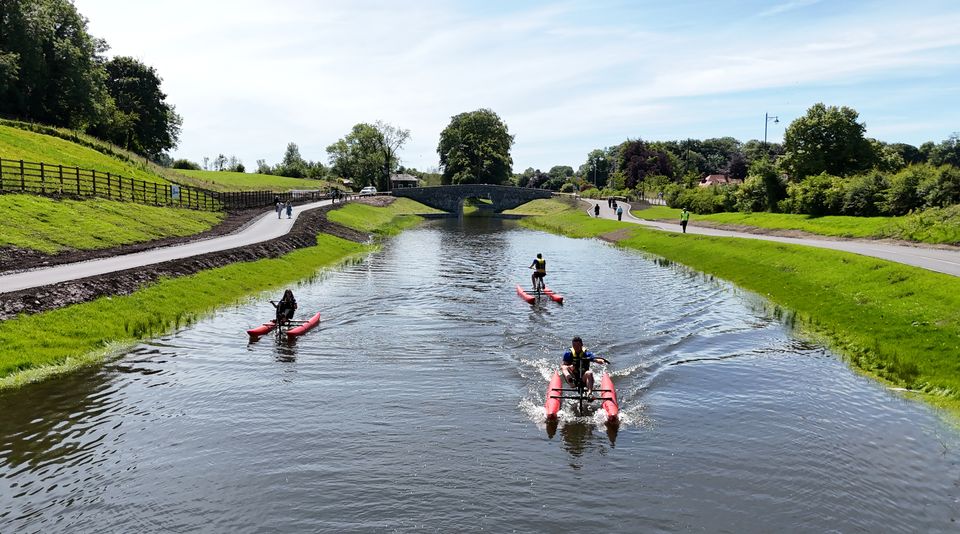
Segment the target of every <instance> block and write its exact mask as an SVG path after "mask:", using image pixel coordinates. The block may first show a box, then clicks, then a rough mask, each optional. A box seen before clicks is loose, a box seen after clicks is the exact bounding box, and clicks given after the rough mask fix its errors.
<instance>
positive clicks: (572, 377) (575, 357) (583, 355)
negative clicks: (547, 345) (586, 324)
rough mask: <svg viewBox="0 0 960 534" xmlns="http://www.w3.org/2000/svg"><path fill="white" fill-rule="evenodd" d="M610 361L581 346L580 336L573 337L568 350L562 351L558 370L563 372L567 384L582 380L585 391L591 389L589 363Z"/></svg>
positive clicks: (591, 377)
mask: <svg viewBox="0 0 960 534" xmlns="http://www.w3.org/2000/svg"><path fill="white" fill-rule="evenodd" d="M591 362H596V363H603V364H606V363H610V362H608V361H607V360H606V358H601V357H599V356H597V355H595V354H594V353H592V352H590V351H589V350H587V349H585V348H583V340H582V339H580V336H576V337H575V338H573V342H572V346H571V347H570V350H568V351H567V352H565V353H563V363H562V364H561V365H560V371H561V372H562V373H563V378H564V380H566V381H567V383H568V384H576V383H577V382H582V383H583V386H584V389H585V390H586V391H587V393H589V392H590V390H592V389H593V372H591V371H590V363H591Z"/></svg>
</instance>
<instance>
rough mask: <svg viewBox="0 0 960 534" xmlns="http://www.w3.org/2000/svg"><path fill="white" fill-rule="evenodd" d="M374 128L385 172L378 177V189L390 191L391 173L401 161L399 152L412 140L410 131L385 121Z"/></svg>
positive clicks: (376, 124) (377, 123) (379, 122)
mask: <svg viewBox="0 0 960 534" xmlns="http://www.w3.org/2000/svg"><path fill="white" fill-rule="evenodd" d="M373 127H374V128H375V129H376V130H377V133H378V134H379V138H378V139H377V141H378V144H379V147H380V159H381V160H382V163H383V170H382V172H381V173H380V175H379V176H378V177H377V188H378V189H380V190H381V191H387V190H389V189H390V173H391V172H393V170H394V169H396V168H397V164H398V163H399V160H398V159H397V151H398V150H400V148H401V147H402V146H403V145H404V143H406V142H407V140H408V139H410V130H404V129H402V128H397V127H395V126H392V125H390V124H387V123H385V122H383V121H377V122H376V123H375V124H374V125H373Z"/></svg>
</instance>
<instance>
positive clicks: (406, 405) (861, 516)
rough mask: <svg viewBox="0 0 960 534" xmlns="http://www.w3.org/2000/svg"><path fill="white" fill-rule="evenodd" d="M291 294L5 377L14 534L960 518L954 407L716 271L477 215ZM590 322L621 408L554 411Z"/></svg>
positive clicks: (793, 526) (942, 524)
mask: <svg viewBox="0 0 960 534" xmlns="http://www.w3.org/2000/svg"><path fill="white" fill-rule="evenodd" d="M537 252H542V253H544V255H545V257H546V258H547V259H548V261H549V267H550V275H549V277H548V284H549V285H551V286H553V287H554V288H555V289H556V290H557V291H559V292H560V293H563V294H564V295H566V297H567V303H566V304H565V305H564V306H559V305H557V304H554V303H552V302H544V303H540V304H537V305H534V306H530V305H528V304H526V303H524V302H523V301H521V300H520V299H519V298H518V297H517V295H516V294H515V293H514V291H513V287H514V285H515V284H516V283H517V282H522V283H524V284H525V285H529V273H530V271H529V270H528V269H527V268H526V266H527V265H529V264H530V262H531V261H532V258H533V256H534V255H535V253H537ZM295 293H296V295H297V297H298V300H299V302H300V311H301V313H302V314H303V315H307V314H309V313H312V312H313V311H321V312H322V313H323V320H322V323H321V326H320V328H319V329H317V330H315V331H313V332H311V333H310V334H309V335H307V336H306V337H303V338H301V339H300V340H299V341H297V342H296V343H295V344H287V343H280V342H276V341H274V340H273V339H272V338H269V337H268V338H265V339H263V340H261V341H260V342H258V343H254V344H248V343H247V341H246V336H245V333H244V330H246V329H247V328H249V327H251V326H253V325H256V324H258V323H259V322H261V321H263V320H264V319H265V318H267V317H269V315H270V310H271V308H270V306H269V304H267V303H266V300H268V299H270V298H277V297H278V296H279V292H276V294H269V295H264V296H263V297H262V298H260V299H258V300H254V301H251V302H249V303H247V304H244V305H240V306H238V307H236V308H232V309H228V310H225V311H222V312H220V313H218V314H217V315H216V316H215V317H212V318H210V319H208V320H204V321H203V322H200V323H199V324H196V325H194V326H193V327H191V328H187V329H185V330H182V331H179V332H177V333H175V334H172V335H170V336H167V337H164V338H161V339H157V340H154V341H152V342H150V343H144V344H142V345H140V346H139V347H137V348H136V349H135V350H134V351H133V352H131V353H130V354H128V355H127V356H126V357H124V358H122V359H120V360H118V361H116V362H113V363H111V364H108V365H105V366H103V367H102V368H98V369H91V370H86V371H82V372H79V373H76V374H74V375H71V376H69V377H66V378H63V379H58V380H53V381H49V382H46V383H43V384H39V385H36V386H32V387H29V388H25V389H24V390H22V391H18V392H12V393H5V394H2V395H0V532H3V533H8V532H11V533H12V532H17V533H27V532H44V533H46V532H196V531H204V532H407V531H426V532H457V531H492V532H566V531H571V530H578V531H582V532H689V531H696V532H731V533H742V532H958V531H960V527H958V525H957V523H956V522H955V519H956V518H957V517H958V514H960V505H958V498H960V490H958V483H960V467H958V459H960V456H958V454H957V451H958V446H960V440H958V439H957V433H956V432H955V431H954V430H953V429H951V428H950V427H948V426H947V425H945V424H944V423H943V422H942V421H941V420H940V419H938V418H937V416H936V414H935V413H933V412H932V411H931V410H930V409H928V408H926V407H924V406H922V405H919V404H916V403H913V402H909V401H906V400H903V399H901V398H900V397H898V396H897V395H896V394H893V393H891V392H889V391H887V390H885V389H884V388H882V387H881V386H879V385H878V384H876V383H874V382H872V381H870V380H869V379H866V378H863V377H860V376H857V375H856V374H854V373H853V372H851V371H850V370H849V369H848V368H847V367H846V366H845V365H844V364H843V363H842V362H841V361H839V360H838V358H836V357H835V356H834V355H832V354H830V353H829V352H827V351H825V350H823V349H821V348H817V347H811V346H807V345H804V344H803V343H801V342H798V341H797V340H795V339H793V338H792V337H791V335H790V333H789V332H788V331H787V330H786V329H785V327H784V326H782V325H781V324H780V323H779V322H777V321H775V320H773V319H772V318H771V317H769V316H768V315H767V314H766V313H765V312H763V311H762V310H760V309H759V308H758V307H756V306H755V305H752V304H751V302H752V299H751V298H750V297H749V296H746V295H743V294H741V293H739V292H738V291H736V290H734V289H733V288H731V287H729V286H727V285H725V284H722V283H718V282H714V281H711V280H709V279H707V278H705V277H703V276H700V275H697V274H693V273H689V272H687V271H685V270H683V269H679V268H676V267H671V266H664V265H660V264H658V263H656V262H655V261H653V260H651V259H648V258H645V257H642V256H639V255H636V254H634V253H630V252H625V251H622V250H618V249H617V248H615V247H612V246H609V245H607V244H604V243H601V242H598V241H591V240H572V239H567V238H563V237H557V236H551V235H547V234H542V233H536V232H531V231H527V230H523V229H519V228H518V227H517V226H515V225H513V224H512V223H510V222H504V221H484V220H480V221H475V220H473V221H472V220H469V219H468V220H467V221H466V222H457V221H455V220H453V221H438V222H432V223H429V224H426V225H424V226H423V227H421V228H418V229H415V230H411V231H408V232H406V233H404V234H403V235H401V236H399V237H397V238H394V239H392V240H390V241H388V242H387V243H386V244H385V246H384V247H383V249H382V250H381V251H379V252H377V253H376V254H373V255H371V256H370V257H369V258H367V260H366V261H364V262H362V263H359V264H356V265H352V266H348V267H344V268H343V269H340V270H337V271H334V272H329V273H326V274H324V275H323V276H321V277H320V278H319V279H317V280H314V281H312V282H309V283H304V284H303V285H301V286H300V287H297V288H295ZM573 335H580V336H582V337H583V338H584V341H585V344H586V346H587V347H588V348H590V349H591V350H593V351H595V352H597V353H599V354H601V355H603V356H605V357H608V358H610V359H611V360H612V362H613V363H612V365H611V366H610V371H611V372H612V375H613V378H614V382H615V383H616V386H617V388H618V393H619V396H620V399H621V410H622V411H623V415H624V421H623V423H622V424H621V425H620V426H619V428H611V427H607V426H606V425H604V424H603V423H601V422H599V420H597V419H595V418H594V417H592V416H591V415H590V414H587V415H583V416H577V415H575V414H573V413H571V412H569V411H565V412H564V413H563V414H562V415H563V417H562V418H561V421H560V423H559V425H556V426H552V425H551V426H549V427H548V426H547V425H546V424H545V421H544V417H543V408H542V406H543V401H544V391H545V388H546V382H547V377H548V376H549V375H550V373H551V372H552V370H553V368H554V367H555V365H556V364H557V362H558V360H559V357H560V355H561V354H562V352H563V350H565V349H566V347H567V346H568V345H569V339H570V338H571V337H572V336H573Z"/></svg>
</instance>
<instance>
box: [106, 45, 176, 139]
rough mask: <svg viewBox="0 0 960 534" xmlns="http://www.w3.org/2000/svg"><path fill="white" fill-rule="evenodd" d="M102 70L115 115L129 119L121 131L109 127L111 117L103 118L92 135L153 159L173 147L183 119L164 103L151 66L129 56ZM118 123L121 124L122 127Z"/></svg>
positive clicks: (116, 58)
mask: <svg viewBox="0 0 960 534" xmlns="http://www.w3.org/2000/svg"><path fill="white" fill-rule="evenodd" d="M104 68H105V69H106V72H107V80H106V86H107V91H108V93H109V94H110V96H111V97H112V98H113V101H114V105H115V109H116V112H117V113H119V114H120V117H121V118H123V119H128V118H129V125H128V126H127V127H124V128H110V126H111V125H112V124H111V123H112V122H114V121H111V117H105V118H104V119H106V120H104V121H101V123H100V124H98V125H97V127H95V128H94V130H93V133H95V134H99V135H100V137H102V138H104V139H106V140H108V141H111V142H113V143H114V144H117V145H120V146H123V147H125V148H128V149H130V150H133V151H134V152H137V153H138V154H143V155H146V156H151V157H155V156H157V155H158V154H160V153H161V152H163V151H166V150H169V149H171V148H173V147H175V146H177V141H178V139H179V137H180V126H181V124H182V123H183V119H182V118H181V117H180V115H178V114H177V113H176V111H175V110H174V107H173V106H172V105H170V104H168V103H167V102H166V98H167V95H166V94H164V93H163V91H161V90H160V83H161V81H162V80H161V79H160V76H159V75H157V71H156V70H154V69H153V67H148V66H146V65H144V64H143V63H141V62H139V61H137V60H136V59H134V58H132V57H115V58H113V59H111V60H110V61H108V62H107V63H106V64H105V65H104ZM126 122H127V121H126V120H122V121H121V124H126Z"/></svg>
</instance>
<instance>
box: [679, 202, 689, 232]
mask: <svg viewBox="0 0 960 534" xmlns="http://www.w3.org/2000/svg"><path fill="white" fill-rule="evenodd" d="M689 220H690V212H689V211H687V208H683V211H681V212H680V226H681V227H683V233H687V221H689Z"/></svg>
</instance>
